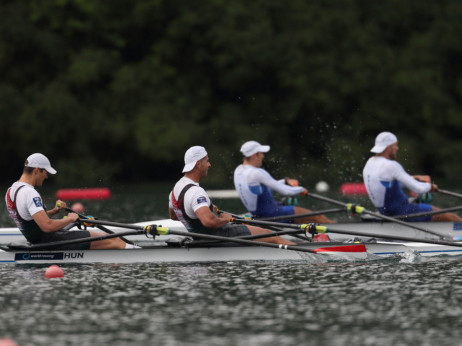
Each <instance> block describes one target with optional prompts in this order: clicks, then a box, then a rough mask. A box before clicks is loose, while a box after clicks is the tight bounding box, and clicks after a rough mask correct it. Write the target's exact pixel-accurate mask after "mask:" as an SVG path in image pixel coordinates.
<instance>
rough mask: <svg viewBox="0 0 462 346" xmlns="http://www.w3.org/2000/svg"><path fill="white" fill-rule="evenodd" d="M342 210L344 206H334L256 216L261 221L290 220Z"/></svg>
mask: <svg viewBox="0 0 462 346" xmlns="http://www.w3.org/2000/svg"><path fill="white" fill-rule="evenodd" d="M343 211H345V208H335V209H326V210H319V211H312V212H309V213H303V214H293V215H281V216H273V217H262V218H258V220H262V221H277V220H292V219H298V218H300V217H310V216H316V215H325V214H333V213H340V212H343Z"/></svg>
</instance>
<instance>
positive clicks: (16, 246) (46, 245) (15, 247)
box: [4, 219, 146, 251]
mask: <svg viewBox="0 0 462 346" xmlns="http://www.w3.org/2000/svg"><path fill="white" fill-rule="evenodd" d="M84 220H86V219H82V221H84ZM143 233H146V232H145V231H144V230H138V231H126V232H120V233H114V234H108V235H101V236H96V237H88V238H80V239H70V240H61V241H55V242H51V243H38V244H33V245H21V244H9V245H8V249H10V250H27V251H31V250H41V249H49V248H53V247H59V246H62V245H72V244H81V243H88V242H93V241H98V240H105V239H111V238H117V237H120V236H127V235H137V234H143ZM4 249H5V248H4ZM56 251H62V250H60V249H57V250H56Z"/></svg>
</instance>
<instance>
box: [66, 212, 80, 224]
mask: <svg viewBox="0 0 462 346" xmlns="http://www.w3.org/2000/svg"><path fill="white" fill-rule="evenodd" d="M67 218H68V219H70V220H71V221H72V222H77V220H78V219H79V216H78V215H77V214H76V213H69V214H67Z"/></svg>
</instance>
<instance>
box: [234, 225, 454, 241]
mask: <svg viewBox="0 0 462 346" xmlns="http://www.w3.org/2000/svg"><path fill="white" fill-rule="evenodd" d="M246 221H247V222H248V223H249V224H256V225H261V226H263V225H268V226H281V227H283V225H284V224H281V223H277V222H269V221H257V220H241V219H238V220H233V222H236V223H245V222H246ZM285 227H289V228H293V229H298V230H304V231H306V232H307V233H310V234H315V233H338V234H346V235H355V236H356V235H357V236H363V237H371V238H383V239H391V240H402V241H411V242H416V243H428V244H435V245H448V246H455V247H462V243H454V242H452V241H444V240H438V239H434V240H430V239H421V238H411V237H403V236H394V235H393V236H392V235H387V234H378V233H369V232H368V233H363V232H355V231H345V230H338V229H331V227H330V226H329V227H326V226H321V225H316V224H314V223H310V224H298V225H297V224H291V225H286V226H285ZM294 232H295V231H294Z"/></svg>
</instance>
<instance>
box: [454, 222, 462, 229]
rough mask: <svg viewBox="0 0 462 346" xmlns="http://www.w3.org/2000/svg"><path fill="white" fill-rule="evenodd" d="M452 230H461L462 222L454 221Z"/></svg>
mask: <svg viewBox="0 0 462 346" xmlns="http://www.w3.org/2000/svg"><path fill="white" fill-rule="evenodd" d="M453 230H454V231H462V222H454V227H453Z"/></svg>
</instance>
